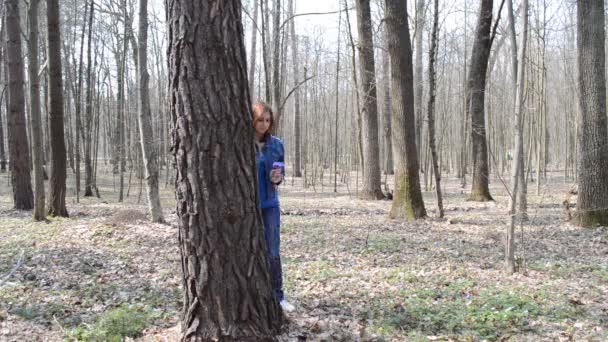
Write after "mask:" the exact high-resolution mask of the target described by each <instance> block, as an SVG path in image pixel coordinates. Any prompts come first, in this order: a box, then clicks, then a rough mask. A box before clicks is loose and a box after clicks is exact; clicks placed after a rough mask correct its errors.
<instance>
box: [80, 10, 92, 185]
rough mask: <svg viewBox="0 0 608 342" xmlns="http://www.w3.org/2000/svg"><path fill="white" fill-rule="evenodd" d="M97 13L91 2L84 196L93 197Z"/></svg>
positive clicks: (84, 141)
mask: <svg viewBox="0 0 608 342" xmlns="http://www.w3.org/2000/svg"><path fill="white" fill-rule="evenodd" d="M94 13H95V1H94V0H91V8H90V10H89V37H88V40H87V93H86V100H85V103H86V107H85V122H84V131H83V137H82V142H83V144H84V146H83V147H84V175H85V176H84V177H85V185H84V195H85V196H93V160H92V159H91V147H92V145H93V144H92V142H93V139H92V136H91V133H92V132H91V130H92V126H93V108H92V101H93V85H92V77H91V76H92V75H91V55H92V52H91V41H92V39H91V37H92V35H93V15H94Z"/></svg>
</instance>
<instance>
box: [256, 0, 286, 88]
mask: <svg viewBox="0 0 608 342" xmlns="http://www.w3.org/2000/svg"><path fill="white" fill-rule="evenodd" d="M291 1H293V0H291ZM259 7H260V6H259V5H258V0H253V18H252V19H251V52H250V56H249V57H250V63H249V77H248V78H247V79H248V80H249V94H251V98H253V99H255V98H256V95H255V92H254V88H255V87H254V84H255V67H256V65H255V63H256V59H257V50H256V49H257V42H258V8H259ZM292 25H293V24H292Z"/></svg>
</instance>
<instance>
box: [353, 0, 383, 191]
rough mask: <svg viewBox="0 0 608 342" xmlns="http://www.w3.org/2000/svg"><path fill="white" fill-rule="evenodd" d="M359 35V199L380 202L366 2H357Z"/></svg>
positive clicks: (378, 149)
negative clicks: (360, 169)
mask: <svg viewBox="0 0 608 342" xmlns="http://www.w3.org/2000/svg"><path fill="white" fill-rule="evenodd" d="M356 3H357V28H358V33H359V44H358V50H359V74H360V75H361V100H362V101H361V117H362V119H363V120H362V121H363V126H362V127H363V134H362V141H363V156H364V157H363V158H364V160H365V163H364V164H363V187H362V189H361V192H360V193H359V197H360V198H362V199H382V198H384V195H383V194H382V186H381V177H380V148H379V146H378V104H377V98H376V71H375V61H374V42H373V36H372V20H371V14H370V6H369V0H356Z"/></svg>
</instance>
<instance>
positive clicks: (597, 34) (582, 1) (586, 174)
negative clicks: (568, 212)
mask: <svg viewBox="0 0 608 342" xmlns="http://www.w3.org/2000/svg"><path fill="white" fill-rule="evenodd" d="M577 10H578V16H577V17H578V20H577V29H578V34H577V47H578V69H579V73H578V87H579V106H580V118H579V120H580V123H581V125H580V128H579V129H580V132H579V135H578V140H579V159H578V168H579V173H580V177H579V180H578V201H577V220H578V224H579V225H580V226H583V227H595V226H598V225H599V226H605V225H607V224H608V182H606V179H608V132H607V127H606V74H605V73H606V54H605V51H604V48H605V42H604V40H605V35H606V34H605V28H604V1H603V0H595V1H593V0H579V1H577Z"/></svg>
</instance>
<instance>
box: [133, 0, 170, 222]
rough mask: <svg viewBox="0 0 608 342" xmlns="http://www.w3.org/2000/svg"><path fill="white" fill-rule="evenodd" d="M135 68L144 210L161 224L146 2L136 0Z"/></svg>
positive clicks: (161, 213) (146, 0) (154, 220)
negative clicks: (136, 70) (143, 172)
mask: <svg viewBox="0 0 608 342" xmlns="http://www.w3.org/2000/svg"><path fill="white" fill-rule="evenodd" d="M137 57H138V63H137V66H138V68H139V70H138V71H139V116H138V117H139V134H140V139H141V150H142V155H143V162H144V169H145V172H146V189H147V192H148V208H149V209H150V217H151V219H152V222H163V221H164V218H163V209H162V207H161V205H160V197H159V195H158V156H157V152H156V145H155V141H154V131H153V130H152V112H151V111H150V90H149V89H148V86H149V78H150V76H149V75H148V0H139V46H138V51H137Z"/></svg>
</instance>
